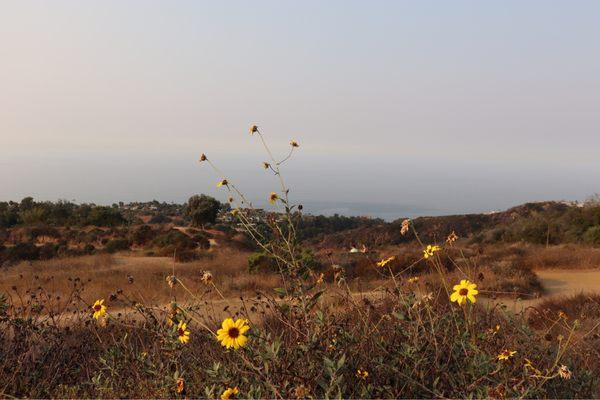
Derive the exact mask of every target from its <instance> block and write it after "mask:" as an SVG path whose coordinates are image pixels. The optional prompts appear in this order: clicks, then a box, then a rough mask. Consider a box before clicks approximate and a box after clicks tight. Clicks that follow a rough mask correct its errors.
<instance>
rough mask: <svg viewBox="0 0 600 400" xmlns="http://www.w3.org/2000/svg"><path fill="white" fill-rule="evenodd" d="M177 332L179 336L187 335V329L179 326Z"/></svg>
mask: <svg viewBox="0 0 600 400" xmlns="http://www.w3.org/2000/svg"><path fill="white" fill-rule="evenodd" d="M177 334H178V335H179V336H184V335H185V331H184V330H183V329H181V328H179V329H177Z"/></svg>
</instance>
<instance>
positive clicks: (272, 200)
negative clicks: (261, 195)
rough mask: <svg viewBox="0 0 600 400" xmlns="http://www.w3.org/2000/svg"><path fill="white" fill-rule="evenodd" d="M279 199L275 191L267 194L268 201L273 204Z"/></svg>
mask: <svg viewBox="0 0 600 400" xmlns="http://www.w3.org/2000/svg"><path fill="white" fill-rule="evenodd" d="M278 199H279V196H278V195H277V193H275V192H271V194H270V195H269V203H271V204H275V202H276V201H277V200H278Z"/></svg>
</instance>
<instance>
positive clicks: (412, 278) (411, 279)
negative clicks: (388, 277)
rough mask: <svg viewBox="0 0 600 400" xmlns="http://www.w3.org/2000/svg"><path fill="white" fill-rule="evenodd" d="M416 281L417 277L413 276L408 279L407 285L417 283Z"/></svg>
mask: <svg viewBox="0 0 600 400" xmlns="http://www.w3.org/2000/svg"><path fill="white" fill-rule="evenodd" d="M418 281H419V277H418V276H413V277H411V278H408V283H417V282H418Z"/></svg>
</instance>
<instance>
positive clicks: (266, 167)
mask: <svg viewBox="0 0 600 400" xmlns="http://www.w3.org/2000/svg"><path fill="white" fill-rule="evenodd" d="M263 168H264V169H269V168H271V164H269V163H268V162H263Z"/></svg>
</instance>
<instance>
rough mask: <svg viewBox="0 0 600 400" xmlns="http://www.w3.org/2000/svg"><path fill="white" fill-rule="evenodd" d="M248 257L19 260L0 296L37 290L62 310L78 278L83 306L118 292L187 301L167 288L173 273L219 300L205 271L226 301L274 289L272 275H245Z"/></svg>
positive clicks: (147, 300)
mask: <svg viewBox="0 0 600 400" xmlns="http://www.w3.org/2000/svg"><path fill="white" fill-rule="evenodd" d="M247 257H248V253H246V252H240V251H237V250H231V249H222V250H218V251H215V252H213V253H209V254H208V255H207V256H206V257H204V258H203V259H202V260H199V261H195V262H190V263H173V260H172V259H171V258H168V257H143V256H139V255H136V254H133V253H132V254H118V255H109V254H98V255H93V256H83V257H74V258H66V259H54V260H47V261H35V262H31V263H25V262H23V263H20V264H18V265H14V266H12V267H9V268H7V269H5V270H4V271H3V279H2V281H1V282H0V292H4V293H7V294H9V295H10V296H14V297H19V296H21V297H26V296H27V295H28V290H29V291H30V290H36V289H37V288H38V287H39V288H43V290H44V291H45V292H46V293H47V294H48V295H49V296H51V297H52V298H56V297H60V300H59V301H56V302H54V304H55V305H56V306H57V307H64V306H66V302H68V301H69V299H68V296H69V294H70V293H71V292H72V289H73V285H74V281H75V280H76V279H77V280H78V281H80V282H82V283H83V284H84V285H85V289H84V291H83V293H82V299H83V300H84V301H85V302H86V303H88V304H91V303H93V302H94V301H95V300H96V299H106V298H108V297H109V296H110V295H111V294H114V293H117V292H118V291H122V292H123V294H124V295H125V296H126V297H127V298H128V299H130V300H131V301H137V302H141V303H144V304H146V305H157V306H160V305H164V304H166V303H168V302H169V301H171V300H172V298H173V295H174V296H175V297H176V299H177V300H178V301H180V302H186V301H188V300H191V297H190V295H189V294H188V292H187V291H186V290H185V289H184V288H182V287H180V285H176V286H175V287H174V288H173V289H171V288H170V287H169V285H168V284H167V282H166V278H167V276H169V275H172V274H173V271H174V273H175V275H176V276H177V277H178V278H180V279H181V280H182V281H184V282H185V285H186V288H187V289H189V291H191V292H192V293H194V294H195V295H196V296H197V295H198V294H200V295H201V296H202V298H203V299H205V298H213V299H215V298H218V297H219V295H218V293H217V292H216V291H215V290H214V289H212V286H206V285H204V284H203V283H202V282H201V281H200V278H201V277H202V273H203V271H205V270H208V271H212V273H213V275H214V281H215V284H216V286H217V287H218V288H219V290H220V292H221V293H222V294H223V296H225V297H236V296H239V295H246V294H248V293H253V292H255V291H256V290H259V289H266V288H273V287H276V286H277V285H278V283H279V276H278V275H276V274H268V273H253V274H249V273H248V272H247ZM129 277H132V278H133V283H129V279H128V278H129ZM122 305H125V304H122ZM113 306H119V304H113ZM55 311H57V310H55Z"/></svg>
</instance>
